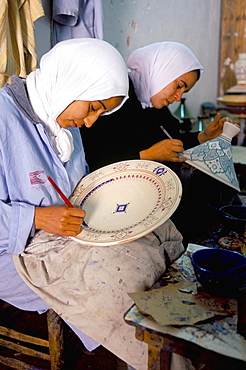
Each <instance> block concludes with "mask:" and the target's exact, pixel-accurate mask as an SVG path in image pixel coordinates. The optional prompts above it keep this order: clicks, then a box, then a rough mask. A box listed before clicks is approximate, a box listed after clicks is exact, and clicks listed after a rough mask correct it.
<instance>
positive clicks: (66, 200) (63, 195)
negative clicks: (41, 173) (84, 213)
mask: <svg viewBox="0 0 246 370" xmlns="http://www.w3.org/2000/svg"><path fill="white" fill-rule="evenodd" d="M47 179H48V180H49V182H50V183H51V184H52V185H53V186H54V188H55V189H56V191H57V193H58V194H59V195H60V197H61V198H62V199H63V200H64V202H65V203H66V205H67V206H68V207H73V205H72V203H71V202H70V201H69V200H68V199H67V197H66V195H65V194H63V192H62V191H61V189H60V188H59V187H58V186H57V185H56V183H55V182H54V181H53V180H52V178H51V177H50V176H47ZM82 225H83V226H88V225H87V224H86V222H85V221H83V223H82Z"/></svg>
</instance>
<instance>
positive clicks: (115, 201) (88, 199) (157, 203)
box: [70, 160, 182, 246]
mask: <svg viewBox="0 0 246 370" xmlns="http://www.w3.org/2000/svg"><path fill="white" fill-rule="evenodd" d="M181 194H182V187H181V183H180V180H179V178H178V176H177V175H176V174H175V173H174V172H173V171H172V170H171V169H170V168H168V167H167V166H165V165H163V164H161V163H157V162H153V161H144V160H129V161H123V162H117V163H114V164H111V165H108V166H105V167H103V168H101V169H98V170H96V171H94V172H92V173H91V174H89V175H88V176H86V177H84V178H83V179H82V180H81V181H80V183H79V184H78V185H77V187H76V189H75V191H74V193H73V195H72V196H71V198H70V201H71V203H72V204H74V205H80V206H81V207H82V208H83V209H84V210H85V211H86V217H85V222H86V224H87V227H85V228H84V229H83V230H82V232H81V233H80V234H79V235H77V236H76V237H75V238H72V239H74V240H76V241H78V242H80V243H82V244H89V245H99V246H106V245H114V244H120V243H125V242H128V241H131V240H134V239H137V238H140V237H142V236H144V235H145V234H147V233H149V232H151V231H153V230H154V229H155V228H157V227H158V226H160V225H161V224H162V223H164V222H165V221H167V219H168V218H169V217H170V216H171V215H172V214H173V212H174V211H175V210H176V208H177V206H178V204H179V202H180V198H181Z"/></svg>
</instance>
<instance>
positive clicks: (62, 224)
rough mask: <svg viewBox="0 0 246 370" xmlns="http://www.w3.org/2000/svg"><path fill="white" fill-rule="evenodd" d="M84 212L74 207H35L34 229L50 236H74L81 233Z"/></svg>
mask: <svg viewBox="0 0 246 370" xmlns="http://www.w3.org/2000/svg"><path fill="white" fill-rule="evenodd" d="M84 218H85V211H84V210H83V209H80V208H76V207H67V206H49V207H36V208H35V215H34V223H35V228H36V229H42V230H44V231H46V232H48V233H51V234H57V235H62V236H76V235H78V234H79V233H80V232H81V231H82V226H81V225H82V223H83V220H84Z"/></svg>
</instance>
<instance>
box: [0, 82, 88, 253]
mask: <svg viewBox="0 0 246 370" xmlns="http://www.w3.org/2000/svg"><path fill="white" fill-rule="evenodd" d="M23 91H24V88H23ZM23 91H22V90H21V91H20V92H19V93H20V95H22V100H23V95H24V93H23ZM0 105H1V107H3V108H4V109H2V110H1V112H0V228H1V234H0V254H1V253H13V254H19V253H21V252H22V251H23V250H24V249H25V246H26V243H27V241H28V238H29V236H30V233H31V231H32V229H33V220H34V210H35V207H45V206H49V205H52V204H63V201H62V200H61V198H60V197H59V195H58V194H57V192H56V191H55V190H54V188H53V187H52V185H51V184H50V183H49V181H48V180H47V176H51V177H52V178H53V180H54V181H55V182H56V183H57V184H58V186H59V187H60V188H61V189H62V191H63V192H64V194H65V195H66V196H67V197H69V196H70V195H71V194H72V192H73V190H74V188H75V187H76V185H77V183H78V182H79V180H80V179H81V178H82V177H83V176H85V175H86V174H87V169H86V168H87V165H86V162H85V157H84V151H83V147H82V143H81V138H80V133H79V130H78V129H73V130H71V132H72V135H73V138H74V146H75V149H74V152H73V153H72V156H71V159H70V160H69V161H68V162H67V163H66V164H65V165H63V164H62V162H61V161H60V159H59V158H58V156H57V155H56V153H55V151H54V149H53V147H52V145H51V143H50V140H49V138H48V135H47V134H46V132H45V130H44V127H43V125H42V124H41V123H40V121H39V122H38V117H37V122H35V123H34V119H35V118H33V119H29V118H28V117H27V113H26V112H27V111H26V110H25V111H22V110H21V109H19V108H18V106H17V105H16V104H15V103H14V101H13V98H12V96H11V95H10V94H9V93H8V91H7V88H2V89H1V92H0ZM6 117H7V124H6Z"/></svg>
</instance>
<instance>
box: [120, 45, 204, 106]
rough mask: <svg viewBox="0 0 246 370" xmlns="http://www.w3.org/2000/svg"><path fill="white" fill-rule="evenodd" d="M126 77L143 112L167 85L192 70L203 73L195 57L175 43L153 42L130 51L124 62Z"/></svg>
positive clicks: (183, 46) (182, 46) (186, 48)
mask: <svg viewBox="0 0 246 370" xmlns="http://www.w3.org/2000/svg"><path fill="white" fill-rule="evenodd" d="M127 66H128V68H129V69H130V71H129V76H130V78H131V80H132V82H133V85H134V89H135V92H136V95H137V98H138V100H139V101H140V102H141V104H142V107H143V108H147V107H153V105H152V104H151V102H150V98H151V97H152V96H154V95H155V94H157V93H158V92H159V91H161V90H162V89H163V88H164V87H166V86H167V85H168V84H170V83H171V82H173V81H174V80H176V79H177V78H178V77H180V76H182V75H183V74H185V73H187V72H191V71H193V70H195V69H199V70H200V72H202V71H203V67H202V66H201V64H200V63H199V61H198V59H197V58H196V56H195V55H194V54H193V53H192V51H191V50H190V49H189V48H188V47H187V46H185V45H183V44H180V43H178V42H168V41H165V42H156V43H154V44H150V45H148V46H144V47H142V48H139V49H137V50H135V51H133V52H132V53H131V55H130V57H129V59H128V61H127Z"/></svg>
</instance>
